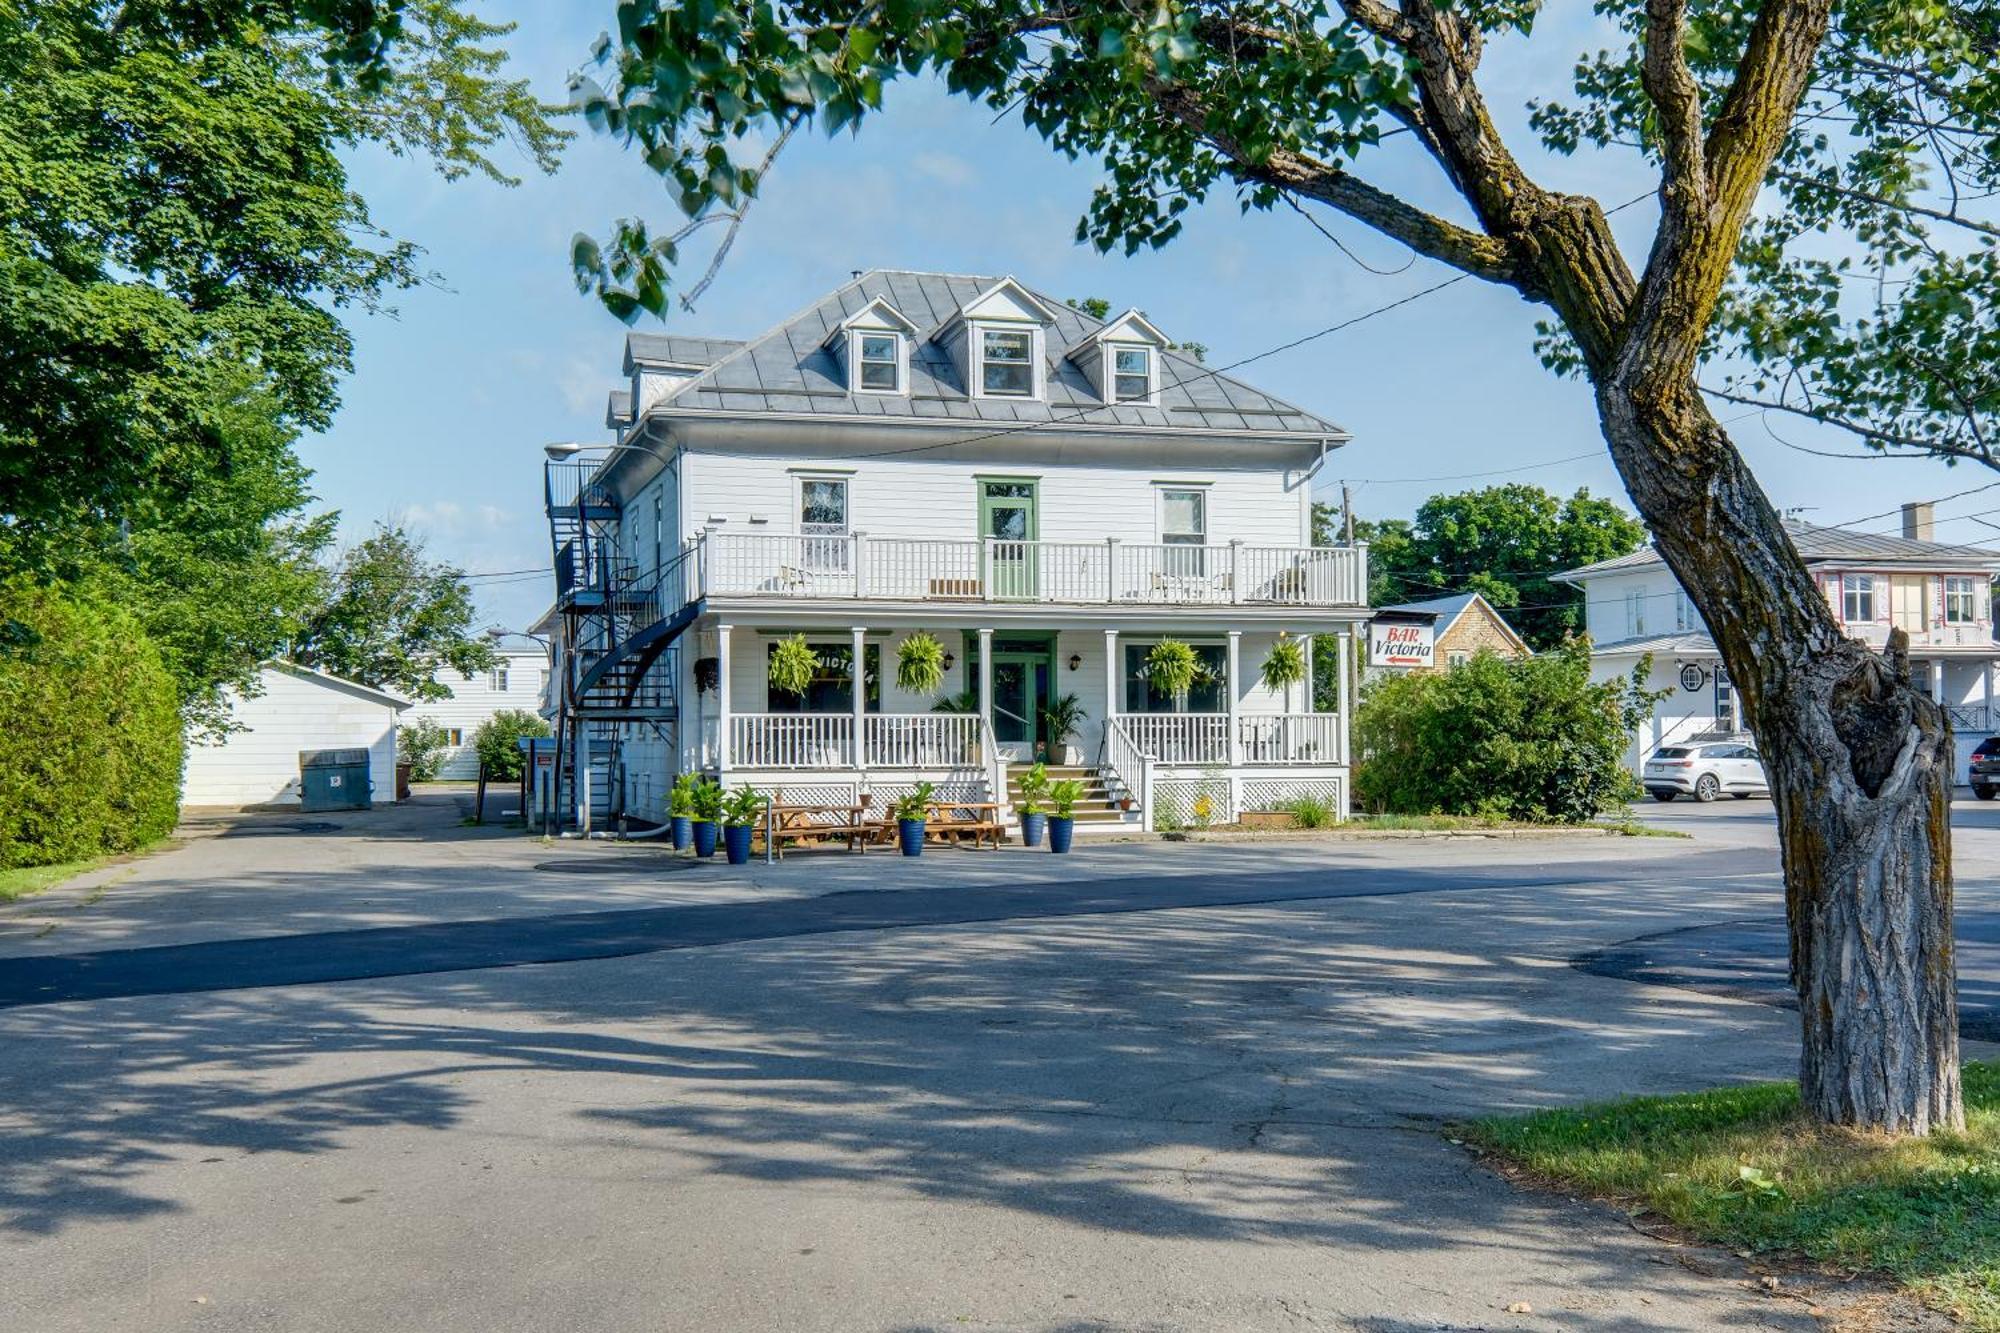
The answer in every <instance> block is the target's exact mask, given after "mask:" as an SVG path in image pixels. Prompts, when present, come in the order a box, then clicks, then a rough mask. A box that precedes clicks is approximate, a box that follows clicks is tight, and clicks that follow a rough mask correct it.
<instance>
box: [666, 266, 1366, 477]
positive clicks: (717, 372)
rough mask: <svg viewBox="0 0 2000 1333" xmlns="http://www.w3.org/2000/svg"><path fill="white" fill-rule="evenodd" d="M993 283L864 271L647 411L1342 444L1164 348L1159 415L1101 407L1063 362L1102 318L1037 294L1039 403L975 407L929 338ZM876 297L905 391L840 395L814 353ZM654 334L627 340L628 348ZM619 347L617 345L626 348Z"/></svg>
mask: <svg viewBox="0 0 2000 1333" xmlns="http://www.w3.org/2000/svg"><path fill="white" fill-rule="evenodd" d="M1002 281H1005V280H1004V279H1001V278H992V277H977V276H973V275H969V274H956V273H917V272H911V271H907V270H902V269H877V270H873V271H871V272H868V273H864V274H862V275H861V276H860V277H858V278H855V279H853V280H852V281H850V282H848V283H847V284H845V285H844V286H842V287H840V288H838V289H837V290H835V291H833V292H832V293H830V294H828V295H827V296H825V297H822V298H821V299H820V300H818V301H816V302H814V303H813V304H812V305H811V306H809V307H808V308H806V309H805V310H803V311H801V312H800V313H798V314H796V315H794V316H792V317H791V318H789V319H787V320H785V321H784V322H782V323H780V324H778V325H777V326H776V327H774V328H772V329H770V330H769V331H768V332H766V333H764V334H762V335H760V336H759V337H756V338H753V339H751V340H750V341H749V342H748V343H745V344H741V345H739V346H737V347H736V348H735V350H733V351H730V352H728V353H727V354H725V355H724V356H722V357H721V358H720V359H719V360H718V361H717V362H716V363H715V364H713V365H712V366H710V367H709V368H708V369H707V370H705V371H703V372H702V373H701V374H699V375H696V376H695V377H694V378H693V379H692V380H690V381H689V382H688V384H687V385H686V386H684V387H682V388H680V389H678V390H676V391H675V392H674V393H673V395H672V396H671V397H669V398H667V399H665V400H663V401H661V402H660V403H657V404H655V405H654V406H653V407H652V408H650V409H649V411H650V412H656V413H674V412H681V411H699V412H715V413H731V414H734V413H746V414H754V413H765V412H770V413H786V414H803V415H810V416H831V417H883V418H892V419H897V418H900V419H906V420H924V421H938V420H944V421H966V422H992V423H996V424H1012V423H1036V422H1059V421H1061V422H1070V421H1073V422H1076V423H1078V424H1080V425H1115V426H1125V427H1138V428H1146V427H1151V428H1154V429H1160V428H1165V429H1173V430H1188V431H1201V432H1215V431H1235V432H1255V433H1260V434H1266V435H1299V436H1309V437H1315V438H1321V437H1326V436H1335V437H1340V438H1345V437H1346V435H1347V432H1346V431H1344V430H1342V429H1341V428H1340V427H1339V426H1337V425H1334V424H1333V423H1332V422H1329V421H1327V420H1325V419H1323V418H1321V417H1318V416H1315V415H1314V414H1312V413H1310V412H1307V411H1305V410H1304V409H1302V408H1299V407H1295V406H1293V405H1292V404H1291V403H1288V402H1285V401H1284V400H1282V399H1279V398H1274V397H1272V396H1271V395H1269V394H1267V393H1264V392H1262V391H1261V390H1258V389H1254V388H1251V387H1250V386H1249V385H1247V384H1244V383H1243V382H1242V381H1240V380H1237V379H1233V378H1231V377H1229V376H1227V375H1221V374H1217V373H1216V372H1214V371H1212V370H1210V369H1208V368H1207V367H1206V366H1204V365H1202V364H1201V363H1200V362H1199V361H1196V360H1194V359H1193V358H1192V357H1188V356H1184V355H1182V354H1180V353H1178V352H1172V351H1163V353H1162V357H1161V366H1160V377H1161V385H1160V393H1159V398H1160V405H1159V406H1157V407H1154V406H1150V405H1147V404H1139V403H1119V404H1116V405H1112V404H1107V403H1105V402H1104V401H1103V400H1102V399H1101V398H1100V397H1099V396H1098V393H1097V390H1096V389H1094V388H1093V387H1092V386H1091V383H1090V381H1089V379H1087V378H1086V377H1085V376H1084V373H1083V371H1082V370H1081V369H1079V368H1078V367H1077V366H1076V365H1075V364H1074V363H1073V362H1071V361H1070V360H1069V359H1068V353H1069V352H1070V351H1071V350H1072V349H1074V348H1075V347H1077V346H1078V345H1079V344H1080V343H1082V342H1084V341H1085V340H1087V339H1088V338H1090V337H1091V336H1092V335H1093V334H1095V333H1096V332H1097V331H1098V330H1099V329H1101V328H1102V327H1103V326H1104V324H1105V321H1103V320H1097V319H1093V318H1091V317H1090V316H1089V315H1086V314H1084V313H1083V312H1082V311H1079V310H1072V309H1070V308H1069V307H1068V306H1066V305H1064V304H1063V303H1062V302H1060V301H1055V300H1051V299H1050V298H1049V297H1048V296H1046V295H1045V294H1043V293H1039V292H1035V293H1032V294H1033V295H1034V296H1035V297H1036V299H1038V300H1040V301H1042V302H1044V303H1046V304H1047V305H1048V306H1049V307H1050V309H1051V313H1052V315H1053V320H1052V322H1051V323H1050V325H1049V326H1048V327H1047V329H1046V333H1045V347H1044V350H1045V351H1046V352H1047V364H1046V365H1045V366H1044V368H1043V369H1044V374H1045V377H1046V385H1047V396H1046V397H1045V398H1044V399H1042V400H1039V401H1037V400H1028V399H1020V398H983V397H982V398H974V397H972V396H971V395H970V394H968V393H967V391H966V386H965V384H964V383H963V382H962V381H961V378H960V376H959V372H958V368H957V366H956V365H955V364H954V362H953V361H952V358H951V355H950V353H949V352H948V351H947V350H946V348H945V347H944V346H943V345H942V344H941V343H940V342H939V341H938V338H937V335H938V334H939V332H940V331H941V330H943V329H945V327H946V326H947V325H948V324H949V323H951V321H952V320H953V318H954V317H955V316H956V315H957V314H958V312H959V310H960V308H961V307H962V306H964V305H965V304H966V303H967V302H968V301H970V300H972V299H973V298H974V297H976V296H979V295H981V294H982V293H984V292H986V291H988V290H989V289H991V288H992V287H993V286H994V285H995V284H996V283H999V282H1002ZM1024 290H1026V289H1025V288H1024ZM877 299H880V300H885V301H887V302H888V303H889V304H890V305H891V306H893V307H895V309H896V310H897V311H899V312H900V313H902V314H903V315H904V316H905V317H907V318H908V319H909V320H910V321H911V322H912V323H914V324H915V325H916V326H917V328H918V330H919V332H918V333H917V334H916V336H915V337H914V338H912V340H911V341H912V343H913V344H914V345H913V346H912V348H911V353H910V384H909V390H910V391H909V392H908V393H907V394H887V393H864V394H856V393H850V392H848V388H847V377H846V375H845V373H844V372H843V371H842V368H841V366H840V364H839V363H838V362H837V361H836V360H835V359H834V357H833V355H832V354H831V353H830V352H829V351H827V349H826V347H825V344H826V342H827V339H828V335H829V334H830V333H831V332H832V331H833V330H834V328H835V327H837V326H838V325H839V324H840V323H841V321H843V320H845V319H847V318H848V317H849V316H851V315H853V314H855V313H857V312H858V311H860V310H861V309H863V308H864V307H865V306H867V305H868V303H869V302H871V301H874V300H877ZM656 336H659V335H642V334H634V335H631V337H632V339H634V340H636V339H638V338H641V337H647V338H651V337H656ZM680 341H684V342H704V341H706V342H710V343H716V344H718V345H719V344H720V342H721V340H702V339H684V340H680ZM630 345H631V342H630V340H628V348H629V347H630Z"/></svg>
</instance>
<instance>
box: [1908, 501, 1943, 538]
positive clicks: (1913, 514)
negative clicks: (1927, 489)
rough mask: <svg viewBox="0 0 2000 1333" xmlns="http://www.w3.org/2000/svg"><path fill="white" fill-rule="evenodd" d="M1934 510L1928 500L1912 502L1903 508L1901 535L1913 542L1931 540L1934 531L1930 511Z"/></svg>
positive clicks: (1933, 506)
mask: <svg viewBox="0 0 2000 1333" xmlns="http://www.w3.org/2000/svg"><path fill="white" fill-rule="evenodd" d="M1934 509H1936V506H1935V505H1933V504H1932V503H1931V502H1930V501H1929V500H1913V501H1911V502H1910V503H1909V504H1906V505H1904V506H1903V535H1904V536H1905V537H1907V538H1909V539H1910V540H1911V541H1914V542H1927V541H1931V540H1933V538H1932V533H1933V532H1934V531H1935V530H1936V526H1935V523H1934V522H1933V520H1932V517H1931V514H1932V511H1933V510H1934Z"/></svg>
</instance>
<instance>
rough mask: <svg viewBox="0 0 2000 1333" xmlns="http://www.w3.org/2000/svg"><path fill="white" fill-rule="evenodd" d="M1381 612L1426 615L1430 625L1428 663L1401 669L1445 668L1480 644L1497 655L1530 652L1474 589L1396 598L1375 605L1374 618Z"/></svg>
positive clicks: (1465, 657)
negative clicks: (1410, 599) (1424, 598)
mask: <svg viewBox="0 0 2000 1333" xmlns="http://www.w3.org/2000/svg"><path fill="white" fill-rule="evenodd" d="M1385 613H1386V614H1387V615H1388V616H1391V617H1396V618H1409V619H1412V620H1416V619H1422V618H1426V617H1427V618H1428V622H1429V624H1430V626H1431V644H1432V648H1431V662H1430V665H1429V666H1424V667H1409V668H1402V669H1404V670H1412V671H1446V670H1449V669H1450V668H1452V667H1455V666H1457V665H1459V664H1460V663H1461V662H1465V661H1469V660H1470V659H1471V657H1472V655H1473V654H1474V653H1476V652H1478V651H1479V650H1480V649H1482V648H1484V649H1486V650H1487V651H1488V652H1492V653H1497V654H1499V655H1500V656H1501V657H1528V656H1531V655H1532V650H1531V649H1530V648H1529V647H1528V645H1527V644H1526V643H1524V642H1522V639H1521V636H1520V635H1518V634H1516V633H1515V632H1514V629H1513V626H1511V625H1509V624H1508V623H1507V622H1506V621H1505V620H1504V619H1502V618H1501V615H1500V613H1499V612H1498V611H1496V610H1494V609H1493V603H1491V602H1489V601H1487V600H1486V599H1485V598H1484V597H1483V596H1481V595H1480V594H1478V593H1476V592H1461V593H1455V594H1453V595H1452V596H1450V597H1433V598H1431V599H1430V600H1428V601H1422V602H1398V603H1397V604H1396V605H1394V606H1384V607H1378V608H1377V609H1376V616H1377V618H1378V619H1380V618H1383V616H1384V614H1385Z"/></svg>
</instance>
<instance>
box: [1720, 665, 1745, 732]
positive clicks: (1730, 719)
mask: <svg viewBox="0 0 2000 1333" xmlns="http://www.w3.org/2000/svg"><path fill="white" fill-rule="evenodd" d="M1715 729H1716V730H1717V731H1741V730H1742V728H1741V727H1740V726H1738V725H1737V718H1736V690H1735V687H1733V686H1732V685H1730V683H1729V673H1728V672H1727V671H1724V670H1723V669H1722V668H1721V666H1719V665H1718V666H1717V667H1716V669H1715Z"/></svg>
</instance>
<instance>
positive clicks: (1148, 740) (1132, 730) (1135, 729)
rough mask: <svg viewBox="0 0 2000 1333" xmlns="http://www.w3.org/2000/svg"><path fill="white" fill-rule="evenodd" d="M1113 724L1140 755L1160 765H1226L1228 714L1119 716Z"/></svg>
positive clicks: (1143, 714)
mask: <svg viewBox="0 0 2000 1333" xmlns="http://www.w3.org/2000/svg"><path fill="white" fill-rule="evenodd" d="M1114 721H1116V722H1117V723H1118V725H1119V726H1120V727H1121V728H1122V729H1123V730H1124V732H1125V734H1126V735H1127V736H1128V737H1129V738H1130V740H1131V743H1132V745H1133V746H1134V747H1135V748H1137V749H1138V750H1139V751H1140V753H1142V754H1146V755H1150V756H1151V757H1152V758H1154V759H1155V760H1157V761H1159V762H1160V763H1163V764H1226V763H1228V762H1229V714H1227V713H1122V714H1120V715H1119V716H1118V717H1117V718H1115V719H1114Z"/></svg>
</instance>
